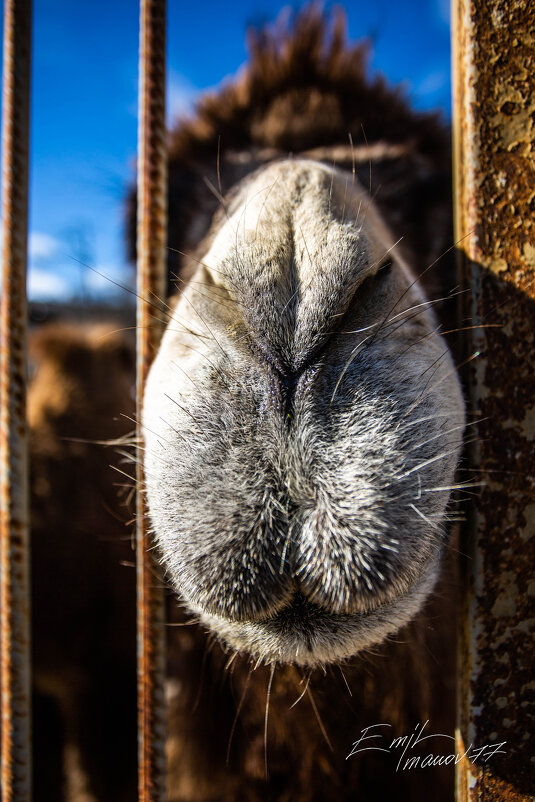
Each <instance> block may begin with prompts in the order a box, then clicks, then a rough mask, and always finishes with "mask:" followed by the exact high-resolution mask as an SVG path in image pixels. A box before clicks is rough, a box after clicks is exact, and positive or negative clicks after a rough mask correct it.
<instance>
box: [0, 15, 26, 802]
mask: <svg viewBox="0 0 535 802" xmlns="http://www.w3.org/2000/svg"><path fill="white" fill-rule="evenodd" d="M30 51H31V2H30V0H5V3H4V57H3V79H2V225H3V244H2V300H1V312H0V316H1V348H2V351H1V378H0V410H1V411H0V433H1V437H0V471H1V479H0V481H1V487H2V498H1V502H0V504H1V506H0V548H1V555H0V594H1V595H0V637H1V640H0V650H1V692H2V696H1V710H2V731H1V743H2V747H1V750H2V761H1V792H2V793H1V796H2V799H3V800H4V802H23V800H29V799H30V797H31V751H30V743H31V739H30V731H31V719H30V627H29V558H28V548H29V539H28V471H27V469H28V455H27V427H26V316H27V311H26V262H27V239H28V144H29V127H30V111H29V109H30Z"/></svg>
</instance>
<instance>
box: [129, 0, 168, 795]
mask: <svg viewBox="0 0 535 802" xmlns="http://www.w3.org/2000/svg"><path fill="white" fill-rule="evenodd" d="M140 16H141V19H140V49H139V58H140V62H139V139H138V207H137V208H138V220H137V262H138V267H137V294H138V302H137V387H136V389H137V420H138V426H137V436H138V438H139V440H140V441H141V439H142V431H141V425H140V421H141V403H142V397H143V388H144V386H145V380H146V378H147V374H148V370H149V367H150V363H151V361H152V358H153V356H154V354H155V352H156V348H157V346H158V343H159V341H160V337H161V333H162V329H163V317H164V316H163V314H158V311H157V310H158V308H160V309H161V305H163V299H164V296H165V292H166V285H167V278H166V245H167V147H166V129H165V57H166V30H165V27H166V4H165V0H142V2H141V15H140ZM137 483H138V488H142V487H143V486H144V482H143V469H142V465H141V452H140V453H139V454H138V467H137ZM147 524H148V521H147V510H146V506H145V498H144V494H143V492H141V491H138V495H137V548H136V551H137V597H138V602H137V607H138V629H137V631H138V716H139V718H138V728H139V729H138V733H139V734H138V739H139V752H138V757H139V800H140V802H159V801H160V800H163V799H164V798H165V737H166V720H165V704H164V680H165V635H164V632H165V630H164V598H163V590H162V582H161V579H160V578H159V574H158V570H157V567H156V565H155V563H154V561H153V558H152V552H151V551H150V550H149V549H150V546H151V542H150V537H149V534H148V527H147Z"/></svg>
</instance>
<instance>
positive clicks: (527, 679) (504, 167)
mask: <svg viewBox="0 0 535 802" xmlns="http://www.w3.org/2000/svg"><path fill="white" fill-rule="evenodd" d="M453 23H454V48H453V63H454V72H455V80H454V86H455V89H454V91H455V97H454V143H455V190H456V191H455V201H456V227H457V231H456V240H457V241H459V240H461V238H464V237H466V239H463V240H462V245H461V247H460V250H461V259H460V262H461V270H462V277H463V280H464V283H465V284H466V285H468V286H470V287H471V289H472V295H471V300H470V302H469V303H470V307H469V308H465V310H464V312H465V315H466V316H467V317H468V318H470V320H471V322H472V323H473V325H474V326H476V327H478V328H475V329H473V331H472V332H471V338H470V342H469V343H468V344H467V348H469V349H470V351H471V352H473V351H474V350H478V351H479V352H480V353H481V356H480V357H479V359H478V360H475V361H474V362H472V363H471V369H470V371H469V372H468V374H467V376H466V379H467V383H468V394H469V405H470V407H471V411H472V412H473V413H475V414H477V415H478V416H480V417H481V422H480V424H479V438H480V439H479V443H478V445H477V446H475V445H474V446H472V448H471V451H470V453H469V462H470V468H471V469H472V470H476V471H478V472H479V473H480V474H481V477H482V479H483V480H484V482H485V487H484V488H483V491H482V493H481V495H480V497H479V498H478V499H477V500H476V502H475V504H474V506H473V509H472V511H471V513H470V520H469V523H468V526H467V528H466V529H467V531H465V541H464V545H463V546H462V547H461V550H462V551H464V552H466V553H467V555H468V559H466V560H465V561H464V564H463V565H462V574H463V584H464V588H463V592H464V598H463V600H462V604H461V616H460V617H461V627H460V629H461V637H460V655H459V667H460V673H459V691H460V692H459V717H458V719H459V721H458V724H459V726H458V743H457V749H458V751H459V752H460V754H463V753H464V752H465V751H466V750H468V752H467V755H466V757H464V758H463V759H462V761H461V762H460V763H459V764H458V766H457V770H458V772H457V799H458V800H463V801H464V800H471V801H473V800H485V802H487V801H488V802H490V801H491V800H493V801H495V802H498V800H499V801H500V802H505V800H527V799H532V798H533V795H534V794H535V743H534V740H535V720H534V719H535V681H534V667H535V638H534V635H535V610H534V604H533V602H534V597H535V577H534V566H535V217H534V211H535V146H534V137H535V5H534V4H533V2H532V0H454V4H453ZM486 324H493V326H492V327H487V328H485V325H486ZM496 324H498V326H497V327H495V326H496ZM462 325H466V323H463V324H462ZM471 475H472V476H473V475H474V474H473V473H472V474H471ZM502 742H505V743H503V745H502V746H501V747H500V748H499V751H497V752H496V753H495V754H491V753H492V751H493V749H494V748H495V746H496V745H497V744H500V743H502ZM486 745H490V746H489V747H488V748H487V749H486V750H485V751H484V752H483V754H480V755H479V756H478V753H477V751H476V750H478V749H480V748H481V747H484V746H486ZM485 757H486V758H487V759H486V760H485Z"/></svg>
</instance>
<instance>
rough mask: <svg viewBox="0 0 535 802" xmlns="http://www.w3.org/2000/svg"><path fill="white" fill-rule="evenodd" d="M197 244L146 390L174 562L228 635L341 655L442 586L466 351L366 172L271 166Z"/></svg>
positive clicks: (177, 577)
mask: <svg viewBox="0 0 535 802" xmlns="http://www.w3.org/2000/svg"><path fill="white" fill-rule="evenodd" d="M198 253H199V254H200V258H199V263H198V267H197V270H196V273H195V275H194V276H193V277H192V279H191V281H190V282H189V284H188V285H187V287H186V288H185V289H184V291H183V293H182V294H181V296H180V298H179V300H178V303H177V306H176V308H175V311H174V313H173V315H172V319H171V321H170V323H169V325H168V328H167V331H166V333H165V335H164V337H163V341H162V344H161V347H160V350H159V353H158V355H157V357H156V359H155V362H154V364H153V367H152V369H151V372H150V376H149V379H148V382H147V387H146V392H145V397H144V413H143V424H144V436H145V445H146V457H145V472H146V491H147V497H148V504H149V510H150V517H151V521H152V525H153V530H154V536H155V540H156V543H157V545H158V547H159V549H160V553H161V557H162V562H163V564H164V566H165V569H166V572H167V574H168V576H169V578H170V581H171V582H172V584H173V587H174V588H175V589H176V592H177V593H178V594H179V596H180V597H181V599H182V600H183V601H184V602H185V604H186V605H187V607H189V609H190V610H191V611H193V612H194V613H195V614H196V615H197V616H198V617H199V618H200V620H201V621H202V622H204V623H205V624H206V625H207V626H208V627H209V628H210V629H211V630H212V631H214V632H215V633H216V634H217V635H218V636H220V637H221V638H222V639H223V641H224V642H226V643H227V644H229V645H230V646H231V647H233V648H235V649H237V650H239V651H245V652H248V653H250V654H251V655H252V656H253V657H254V658H256V659H262V660H264V661H266V662H286V663H297V664H301V665H309V666H314V665H318V664H323V663H325V662H332V661H337V660H341V659H343V658H346V657H348V656H350V655H353V654H355V653H356V652H358V651H360V650H362V649H365V648H368V647H370V646H372V645H373V644H375V643H378V642H379V641H381V640H383V639H384V638H385V637H386V636H388V635H389V634H391V633H393V632H395V631H396V630H397V629H399V628H400V627H401V626H403V625H404V624H405V623H407V622H408V621H409V620H410V619H411V618H412V617H413V616H414V615H415V613H416V612H417V611H418V610H419V608H420V607H421V605H422V603H423V601H424V600H425V598H426V597H427V595H428V594H429V593H430V591H431V590H432V588H433V585H434V583H435V580H436V577H437V573H438V567H439V561H440V555H441V551H442V549H443V546H444V541H445V536H446V528H447V527H446V519H447V512H446V508H447V504H448V500H449V495H450V486H451V485H452V482H453V479H454V473H455V469H456V465H457V462H458V458H459V453H460V449H461V443H462V434H463V428H464V408H463V401H462V397H461V392H460V388H459V382H458V379H457V376H456V372H455V368H454V365H453V363H452V359H451V356H450V354H449V351H448V348H447V346H446V344H445V341H444V340H443V339H442V338H441V337H440V336H439V335H438V333H437V331H436V329H437V324H436V320H435V317H434V315H433V313H432V311H431V310H430V308H429V304H428V303H427V302H426V300H425V297H424V296H423V294H422V290H421V288H420V286H419V284H418V282H417V281H416V278H415V276H414V275H413V274H412V273H411V271H410V269H409V267H408V266H407V265H406V264H405V262H404V261H403V258H402V256H401V254H400V253H399V249H398V248H397V247H396V244H395V243H394V242H393V239H392V236H391V234H390V233H389V231H388V229H387V227H386V226H385V224H384V222H383V221H382V219H381V217H380V215H379V213H378V212H377V210H376V208H375V207H374V204H373V202H372V200H371V199H370V197H369V196H368V194H367V193H366V192H365V191H364V190H363V188H362V187H361V186H360V185H359V184H358V182H357V181H356V179H355V176H354V175H351V173H348V172H343V171H339V170H337V169H335V168H330V167H328V166H326V165H325V164H322V163H319V162H315V161H311V160H308V159H291V160H281V161H278V162H274V163H271V164H268V165H267V166H264V167H262V168H261V169H259V170H257V171H256V172H255V173H254V174H253V175H250V176H248V177H247V178H245V179H243V181H242V182H241V183H240V184H239V185H238V186H237V187H235V188H234V190H233V191H232V193H231V195H230V196H229V197H227V198H226V199H224V203H223V205H222V208H221V209H220V210H219V212H218V213H217V215H216V217H215V219H214V222H213V225H212V229H211V231H210V232H209V234H208V235H207V237H206V239H205V242H204V245H202V246H201V248H200V249H199V251H198Z"/></svg>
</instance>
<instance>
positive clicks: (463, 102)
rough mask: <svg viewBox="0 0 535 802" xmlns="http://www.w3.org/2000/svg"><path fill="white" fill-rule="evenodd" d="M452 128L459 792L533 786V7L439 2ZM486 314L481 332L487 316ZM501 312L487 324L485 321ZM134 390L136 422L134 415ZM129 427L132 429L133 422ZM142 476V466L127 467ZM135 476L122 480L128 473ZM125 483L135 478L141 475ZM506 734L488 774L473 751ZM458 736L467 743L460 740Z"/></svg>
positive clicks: (159, 3) (16, 691) (15, 154)
mask: <svg viewBox="0 0 535 802" xmlns="http://www.w3.org/2000/svg"><path fill="white" fill-rule="evenodd" d="M165 14H166V10H165V1H164V0H142V4H141V24H140V93H139V97H140V105H139V121H140V127H139V132H140V133H139V161H138V246H137V251H138V290H137V294H138V311H137V323H138V329H137V331H138V335H137V336H138V339H137V348H138V379H137V391H138V399H140V398H141V390H142V387H143V384H144V381H145V377H146V375H147V370H148V366H149V364H150V360H151V358H152V356H153V354H154V352H155V349H156V347H157V344H158V340H159V336H160V334H161V331H162V328H163V323H162V320H163V314H162V309H161V305H160V301H159V300H158V299H161V298H163V296H164V292H165V284H166V279H165V263H166V259H165V242H166V184H167V178H166V152H165V151H166V148H165ZM453 16H454V37H453V39H454V48H453V54H454V58H453V61H454V73H455V98H454V128H455V131H454V133H455V136H454V139H455V163H456V166H455V182H456V192H455V197H456V221H457V222H456V225H457V236H456V240H457V242H459V243H460V244H459V255H460V264H461V275H462V280H463V281H464V282H465V283H467V284H468V285H469V286H470V287H471V289H472V293H471V296H470V297H471V302H470V308H464V309H463V310H461V316H462V317H463V318H469V319H470V321H471V324H472V326H473V328H471V330H470V332H469V335H468V336H467V338H466V341H465V343H466V347H467V348H469V349H470V351H471V352H473V350H474V349H477V350H478V351H479V352H480V354H481V356H480V358H479V359H478V360H477V361H475V362H473V363H471V365H472V367H471V368H470V371H469V373H468V375H467V377H466V379H467V383H468V392H469V398H470V402H471V404H472V411H474V412H476V413H477V414H478V415H479V416H480V417H481V423H480V439H479V442H478V445H477V446H476V445H473V446H472V448H471V451H470V454H469V466H470V467H469V469H470V470H475V471H477V472H479V473H481V474H482V476H483V479H484V480H485V482H486V486H485V488H484V490H483V492H482V494H481V496H480V497H479V498H478V499H477V501H476V502H475V503H474V505H473V508H472V512H471V514H470V521H469V525H468V527H467V531H466V532H465V543H464V546H463V551H464V552H465V554H466V555H467V556H466V557H465V558H464V559H462V560H461V563H462V566H461V568H462V572H461V573H462V577H463V580H464V585H463V596H462V600H461V615H460V648H459V666H460V668H459V683H458V686H459V693H458V698H459V717H458V720H459V726H458V731H457V740H458V749H459V750H460V753H461V754H463V753H466V756H465V757H464V758H463V759H462V761H460V763H459V765H458V775H457V789H456V798H457V799H459V800H476V799H477V800H483V799H484V800H505V799H511V800H513V799H514V800H517V799H518V800H520V799H528V798H531V794H532V793H533V781H534V776H535V750H534V749H533V747H532V743H531V742H532V736H533V735H534V733H535V727H533V707H534V702H535V683H534V681H533V673H532V672H533V668H532V667H533V665H534V664H535V659H534V657H535V655H534V651H535V645H534V643H535V642H534V640H533V625H534V622H535V616H534V615H533V612H532V611H531V610H530V601H531V602H532V600H533V597H534V596H535V580H534V579H533V578H532V573H531V570H532V566H533V565H535V554H534V552H535V494H534V484H535V480H534V465H535V450H534V441H535V344H534V340H535V236H534V218H533V211H534V204H535V178H534V154H533V137H534V128H535V123H534V120H535V85H534V84H535V63H534V62H535V10H534V7H533V5H532V4H531V2H530V0H516V2H515V3H510V2H508V1H507V0H455V2H454V9H453ZM30 31H31V3H30V2H29V0H5V18H4V67H3V124H2V217H3V228H4V234H3V285H2V300H1V303H2V307H1V326H2V333H1V338H2V340H1V343H2V353H1V356H2V374H1V384H0V393H1V419H0V421H1V423H0V425H1V452H0V457H1V483H2V502H1V521H0V527H1V529H0V535H1V544H0V546H1V566H0V571H1V573H0V587H1V600H0V603H1V610H0V613H1V630H0V634H1V690H2V710H1V713H2V717H1V721H2V739H1V744H2V764H1V782H2V786H1V790H2V799H3V800H4V802H23V801H24V800H30V799H31V795H32V791H31V724H30V722H31V711H30V669H29V654H30V648H29V594H28V585H29V581H28V547H29V546H28V512H27V510H28V499H27V486H28V485H27V433H26V416H25V393H26V390H25V384H26V333H25V329H26V326H25V322H26V318H27V308H26V297H25V284H26V241H27V197H28V195H27V189H28V133H29V111H28V110H29V96H30V91H29V74H30V50H31V47H30V38H31V34H30ZM488 322H492V323H493V324H494V325H493V327H492V328H486V327H485V324H486V323H488ZM497 323H498V324H501V325H499V326H496V325H495V324H497ZM140 411H141V410H140V406H139V401H138V419H139V415H140ZM138 438H141V433H140V431H139V430H138ZM139 471H141V468H140V469H139ZM141 479H142V476H141V473H139V474H138V480H141ZM140 484H141V481H140ZM137 520H138V531H137V564H138V570H137V576H138V706H139V778H140V779H139V799H140V800H141V801H142V802H149V800H163V799H164V797H165V780H164V775H165V771H164V769H165V766H164V743H165V708H164V703H163V681H164V658H165V654H164V652H165V649H164V642H163V632H164V627H163V626H162V623H163V600H162V593H161V590H160V589H159V587H160V583H159V581H158V577H157V572H156V568H155V566H154V564H153V562H152V559H151V557H150V551H149V550H148V546H149V543H148V535H147V531H146V520H147V519H146V511H145V508H144V500H143V497H142V495H141V494H139V496H138V502H137ZM502 742H505V743H504V745H503V749H504V751H505V752H506V755H507V759H506V760H503V761H501V762H500V766H501V767H502V769H501V773H498V772H496V770H495V769H494V770H491V767H494V766H496V765H497V764H496V763H489V764H486V763H484V762H482V761H478V760H477V759H476V758H474V750H476V752H477V749H478V748H479V747H482V746H484V745H485V744H499V743H502ZM471 747H472V751H470V749H471Z"/></svg>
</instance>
